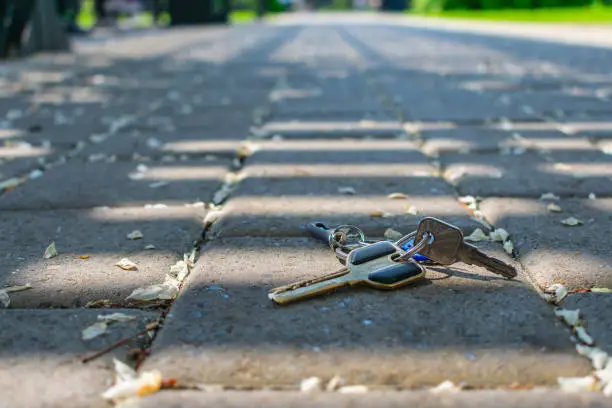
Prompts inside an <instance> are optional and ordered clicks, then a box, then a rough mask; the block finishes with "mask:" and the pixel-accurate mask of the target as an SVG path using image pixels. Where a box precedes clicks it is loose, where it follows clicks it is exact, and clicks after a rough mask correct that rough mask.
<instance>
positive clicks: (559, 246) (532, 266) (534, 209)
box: [480, 198, 612, 289]
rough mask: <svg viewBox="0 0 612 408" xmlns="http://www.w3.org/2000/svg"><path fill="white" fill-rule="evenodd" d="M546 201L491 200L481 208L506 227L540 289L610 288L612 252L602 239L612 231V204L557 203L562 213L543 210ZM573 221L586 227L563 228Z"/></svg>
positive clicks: (608, 201)
mask: <svg viewBox="0 0 612 408" xmlns="http://www.w3.org/2000/svg"><path fill="white" fill-rule="evenodd" d="M547 204H548V202H545V201H540V200H530V199H513V198H490V199H486V200H484V201H483V202H482V203H481V204H480V209H481V210H482V211H483V213H484V215H485V216H486V217H487V219H488V220H489V221H490V222H492V223H493V224H494V225H496V226H498V227H503V228H505V229H506V230H507V231H508V232H509V233H510V234H512V237H513V238H512V239H513V241H514V242H515V244H516V247H517V249H518V252H519V255H520V259H521V262H522V263H523V265H524V266H525V267H526V268H527V271H528V272H529V274H530V276H532V278H533V279H534V280H535V281H536V282H537V284H538V285H540V286H541V287H547V286H549V285H551V284H553V283H562V284H564V285H566V286H568V287H569V288H572V289H578V288H591V287H610V288H612V252H611V251H610V248H609V245H607V242H606V240H605V239H602V238H601V237H602V236H605V235H606V234H607V233H608V231H609V229H610V222H611V215H610V214H611V213H612V200H610V199H597V200H585V199H582V200H576V199H574V200H565V199H564V200H561V201H559V202H557V204H558V205H559V206H560V207H561V208H562V209H563V212H562V213H551V212H549V211H547V210H546V206H547ZM570 216H573V217H575V218H577V219H579V220H582V221H583V222H584V225H582V226H577V227H567V226H565V225H563V224H561V221H562V220H564V219H566V218H568V217H570Z"/></svg>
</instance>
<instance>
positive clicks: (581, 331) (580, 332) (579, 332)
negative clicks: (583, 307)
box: [574, 326, 595, 346]
mask: <svg viewBox="0 0 612 408" xmlns="http://www.w3.org/2000/svg"><path fill="white" fill-rule="evenodd" d="M574 330H575V331H576V337H578V340H580V341H581V342H583V343H584V344H586V345H587V346H592V345H594V344H595V341H594V340H593V338H592V337H591V336H590V335H589V333H587V331H586V329H585V328H584V327H583V326H578V327H574Z"/></svg>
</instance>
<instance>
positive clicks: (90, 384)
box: [0, 309, 158, 408]
mask: <svg viewBox="0 0 612 408" xmlns="http://www.w3.org/2000/svg"><path fill="white" fill-rule="evenodd" d="M113 312H121V313H125V314H128V315H131V316H135V317H136V318H135V319H134V320H130V321H127V322H122V323H113V324H110V325H109V326H108V329H107V332H106V334H104V335H101V336H99V337H97V338H94V339H93V340H90V341H87V342H86V341H83V340H81V331H82V330H83V329H85V328H86V327H87V326H89V325H91V324H93V323H95V322H96V321H97V316H98V315H108V314H110V313H113ZM157 318H158V315H157V314H156V313H152V312H142V311H139V310H123V309H113V310H0V320H1V321H2V330H1V331H0V387H1V388H2V402H1V403H0V405H1V406H2V407H18V408H21V407H23V408H25V407H32V406H45V407H65V406H71V407H106V406H108V403H107V402H106V401H104V400H103V399H102V398H101V397H100V394H101V393H102V392H104V391H105V390H106V389H107V388H110V386H111V385H112V384H113V377H114V369H113V361H112V359H113V357H114V358H118V359H120V360H123V361H124V362H128V358H127V357H128V356H127V349H126V348H117V349H115V350H114V351H112V352H110V353H107V354H105V355H104V356H101V357H99V358H97V359H96V360H94V361H91V362H89V363H87V364H83V363H81V361H80V358H82V357H84V356H86V355H89V354H91V353H93V352H95V351H97V350H100V349H102V348H104V347H106V346H108V345H110V344H112V343H114V342H116V341H118V340H120V339H122V338H124V337H128V336H131V335H133V334H136V333H138V332H139V331H141V330H144V329H145V323H147V322H151V321H155V320H157ZM24 322H27V323H28V324H24ZM128 344H129V345H130V346H131V347H139V346H140V345H141V344H143V339H135V340H134V341H131V342H129V343H128ZM144 344H146V343H144Z"/></svg>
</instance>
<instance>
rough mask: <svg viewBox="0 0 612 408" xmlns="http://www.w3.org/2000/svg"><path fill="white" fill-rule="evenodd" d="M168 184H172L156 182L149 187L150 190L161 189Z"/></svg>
mask: <svg viewBox="0 0 612 408" xmlns="http://www.w3.org/2000/svg"><path fill="white" fill-rule="evenodd" d="M168 184H170V182H169V181H156V182H154V183H151V184H149V187H150V188H160V187H164V186H167V185H168Z"/></svg>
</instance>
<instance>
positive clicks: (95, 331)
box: [81, 322, 108, 341]
mask: <svg viewBox="0 0 612 408" xmlns="http://www.w3.org/2000/svg"><path fill="white" fill-rule="evenodd" d="M107 327H108V325H107V324H106V323H105V322H96V323H94V324H92V325H91V326H87V327H86V328H85V329H83V331H82V332H81V339H83V341H88V340H91V339H94V338H96V337H98V336H100V335H102V334H104V333H106V329H107Z"/></svg>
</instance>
